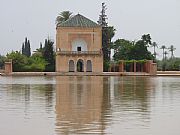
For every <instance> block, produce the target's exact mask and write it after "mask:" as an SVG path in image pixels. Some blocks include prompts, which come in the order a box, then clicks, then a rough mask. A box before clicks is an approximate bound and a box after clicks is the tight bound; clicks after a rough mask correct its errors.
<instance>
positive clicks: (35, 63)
mask: <svg viewBox="0 0 180 135" xmlns="http://www.w3.org/2000/svg"><path fill="white" fill-rule="evenodd" d="M46 65H47V62H46V61H45V59H44V58H43V57H42V56H41V55H32V56H31V57H29V58H28V64H27V65H26V66H25V67H24V69H25V70H26V71H29V72H30V71H31V72H42V71H44V70H45V67H46Z"/></svg>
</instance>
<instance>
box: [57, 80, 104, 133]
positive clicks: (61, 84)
mask: <svg viewBox="0 0 180 135" xmlns="http://www.w3.org/2000/svg"><path fill="white" fill-rule="evenodd" d="M56 79H57V85H56V113H57V123H56V125H57V129H56V130H57V132H58V133H63V134H69V133H71V134H72V133H73V134H74V133H76V134H79V133H83V132H86V133H93V132H95V133H96V134H97V133H99V132H101V131H102V130H103V127H101V124H99V123H100V122H101V117H102V116H101V115H102V107H101V106H102V103H103V78H102V77H57V78H56Z"/></svg>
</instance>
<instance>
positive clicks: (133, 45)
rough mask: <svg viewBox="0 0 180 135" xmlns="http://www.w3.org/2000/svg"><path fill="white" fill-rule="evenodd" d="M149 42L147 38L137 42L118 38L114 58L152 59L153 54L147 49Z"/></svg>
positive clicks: (115, 43) (117, 59)
mask: <svg viewBox="0 0 180 135" xmlns="http://www.w3.org/2000/svg"><path fill="white" fill-rule="evenodd" d="M149 39H150V38H149ZM148 42H150V40H149V41H148ZM148 42H146V39H145V38H141V39H140V40H138V41H136V42H135V41H129V40H125V39H118V40H116V41H115V42H114V46H113V48H114V49H115V54H114V56H113V57H114V60H115V61H119V60H143V59H147V60H152V59H153V55H152V54H151V52H150V51H148V49H147V43H148Z"/></svg>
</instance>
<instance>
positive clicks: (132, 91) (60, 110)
mask: <svg viewBox="0 0 180 135" xmlns="http://www.w3.org/2000/svg"><path fill="white" fill-rule="evenodd" d="M153 81H154V80H151V78H150V77H100V76H99V77H98V76H94V77H93V76H91V77H90V76H86V77H85V76H84V77H82V76H79V77H77V76H58V77H57V78H56V132H57V134H81V133H84V134H85V133H86V134H88V133H89V134H90V133H96V134H104V133H105V132H106V128H108V127H110V126H111V124H112V123H122V124H123V122H127V123H128V122H129V121H128V120H129V119H132V118H133V119H134V121H136V120H137V121H138V122H139V123H142V124H144V122H148V120H149V116H150V115H149V113H150V109H149V107H150V101H149V99H150V98H149V94H152V92H153V91H152V90H153V89H154V87H155V86H154V82H153ZM115 112H116V113H115ZM131 122H132V121H131ZM131 122H130V123H131ZM107 125H108V126H107Z"/></svg>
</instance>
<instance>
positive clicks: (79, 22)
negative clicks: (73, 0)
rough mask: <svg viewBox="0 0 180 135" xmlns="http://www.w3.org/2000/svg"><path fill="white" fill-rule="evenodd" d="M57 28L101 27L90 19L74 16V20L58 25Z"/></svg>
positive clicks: (78, 15)
mask: <svg viewBox="0 0 180 135" xmlns="http://www.w3.org/2000/svg"><path fill="white" fill-rule="evenodd" d="M57 27H90V28H93V27H100V25H98V24H97V23H95V22H93V21H91V20H90V19H88V18H86V17H84V16H82V15H80V14H77V15H75V16H73V17H72V18H70V19H68V20H66V21H65V22H62V23H60V24H58V25H57Z"/></svg>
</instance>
